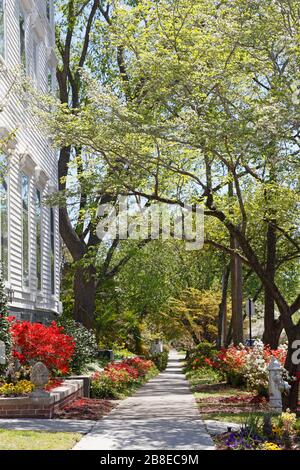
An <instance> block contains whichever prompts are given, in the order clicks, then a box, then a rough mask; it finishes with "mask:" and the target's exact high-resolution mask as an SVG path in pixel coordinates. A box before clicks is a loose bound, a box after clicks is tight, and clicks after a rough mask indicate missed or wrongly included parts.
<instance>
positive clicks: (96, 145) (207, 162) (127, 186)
mask: <svg viewBox="0 0 300 470" xmlns="http://www.w3.org/2000/svg"><path fill="white" fill-rule="evenodd" d="M298 7H299V2H298V1H296V0H295V1H293V2H288V6H287V5H285V4H284V3H283V2H281V1H279V0H274V1H273V2H266V3H265V2H258V1H254V2H251V3H249V2H245V1H243V0H235V1H233V2H230V4H229V3H228V4H227V3H226V2H222V3H216V2H213V1H212V0H198V1H196V2H192V3H191V2H190V1H188V0H180V1H174V2H173V1H171V2H170V1H167V0H166V1H164V0H162V1H159V2H156V3H153V2H149V1H146V0H143V1H141V2H139V3H138V5H133V6H132V7H131V8H124V6H123V4H122V2H120V4H119V5H118V4H116V5H115V9H114V22H113V24H112V25H110V30H109V34H110V41H111V43H112V44H115V46H116V47H117V48H119V50H120V48H121V50H122V51H126V53H125V54H124V55H123V58H124V60H125V61H126V69H127V71H128V73H127V79H128V81H129V85H128V83H126V86H124V84H123V83H122V80H120V81H119V82H118V86H116V84H115V83H114V87H113V88H110V89H109V87H107V89H106V90H105V92H103V91H102V90H101V89H98V88H97V83H96V82H95V81H94V82H92V85H91V86H90V88H89V99H90V103H88V104H87V106H86V107H85V108H84V109H81V112H80V113H78V114H76V116H73V118H72V119H71V120H68V127H67V130H68V132H67V133H66V132H65V131H64V130H63V129H60V130H59V132H57V129H56V138H57V139H58V141H61V142H64V143H68V142H72V141H73V142H74V141H75V142H76V143H77V145H79V146H80V147H84V148H85V149H88V151H90V152H91V153H92V154H94V155H95V154H96V155H97V156H98V158H99V161H101V162H102V163H103V165H105V167H106V171H107V173H109V170H111V171H112V170H113V172H114V184H111V186H110V188H109V190H108V191H107V194H108V195H111V194H112V193H114V194H115V193H116V192H118V191H120V190H121V188H123V191H126V192H129V193H132V194H135V195H139V196H140V197H145V198H147V199H148V200H149V201H153V200H157V201H162V202H166V203H169V204H178V205H180V206H182V205H183V204H184V202H186V201H187V200H189V202H193V203H196V202H197V203H203V204H204V206H205V214H206V216H207V217H209V218H213V219H214V220H215V229H216V231H212V232H211V233H209V234H208V238H209V240H208V239H207V241H210V242H211V243H213V244H214V245H215V246H216V247H218V248H220V249H223V250H224V251H226V252H227V253H230V254H232V255H235V256H238V257H239V259H241V260H242V261H243V263H245V264H247V265H248V266H250V268H251V270H252V271H253V272H254V273H255V274H256V276H257V277H258V278H259V280H260V282H261V283H262V285H263V287H264V289H265V290H267V291H268V295H269V296H270V298H272V299H273V301H274V302H275V303H276V305H277V308H278V310H279V312H280V321H281V322H282V324H283V327H284V329H285V331H286V334H287V337H288V341H289V350H288V358H287V362H286V366H287V368H288V369H289V370H290V372H292V373H295V372H296V371H297V367H298V366H297V365H295V364H293V363H292V360H291V358H292V353H293V345H294V341H295V340H297V339H299V338H300V324H299V322H298V321H297V320H295V316H294V314H295V313H296V312H297V310H298V309H299V307H300V296H298V297H296V299H294V300H293V301H290V300H289V299H288V298H287V297H286V295H285V292H283V291H282V290H281V289H280V288H279V287H278V284H277V281H276V279H275V278H273V276H272V275H271V272H270V271H269V270H268V269H266V265H265V260H264V259H262V257H261V252H260V250H259V249H257V247H256V244H255V239H253V236H252V233H253V230H254V227H255V225H256V226H257V225H261V226H263V224H264V221H263V218H265V213H264V208H263V207H261V209H262V210H261V211H260V210H259V209H260V207H254V201H259V200H260V201H261V200H262V199H263V197H262V196H265V194H266V192H267V193H268V199H269V200H270V201H272V214H271V215H272V220H276V230H277V231H281V232H282V233H284V234H285V236H286V238H287V240H288V241H289V248H288V250H289V252H288V253H287V254H286V255H285V256H288V257H289V259H292V258H295V257H297V256H299V250H298V249H295V248H296V246H295V245H298V242H297V238H298V236H299V235H298V232H297V230H296V229H295V228H293V224H291V223H290V219H287V214H284V211H283V210H282V209H283V207H286V206H285V205H286V203H287V204H288V205H289V211H288V212H289V214H290V215H291V214H292V217H295V216H296V208H297V191H296V187H297V181H296V178H295V175H296V165H297V162H296V158H297V156H298V153H299V135H298V112H299V106H298V104H297V103H296V102H295V100H294V99H293V92H292V83H291V77H295V76H297V74H298V73H299V51H298V50H297V38H298V35H299V8H298ZM130 84H132V85H134V86H135V88H134V90H135V94H132V91H131V90H132V88H131V87H130ZM122 90H123V92H122ZM128 90H130V92H131V99H130V101H127V102H126V100H125V101H124V97H126V96H127V94H128ZM58 114H59V112H58ZM53 130H54V132H55V126H54V129H53ZM274 165H275V166H276V174H280V178H279V179H278V180H276V181H272V182H270V181H269V174H270V168H271V167H272V166H274ZM117 179H118V181H117V182H116V180H117ZM111 181H112V180H111ZM229 181H230V182H232V185H233V188H234V198H233V200H231V199H228V197H227V196H226V194H225V192H224V187H225V186H226V185H227V184H228V182H229ZM275 194H276V197H274V195H275ZM253 213H256V214H258V216H259V220H256V221H255V220H253V219H252V215H253ZM265 220H266V219H265ZM222 228H223V229H226V231H227V233H228V237H227V238H225V239H224V240H221V243H220V241H219V239H218V231H220V230H222ZM230 238H232V239H234V240H235V242H236V244H237V246H235V247H232V246H230V243H229V240H230ZM279 261H280V260H278V262H279ZM294 392H295V388H294V389H293V393H294Z"/></svg>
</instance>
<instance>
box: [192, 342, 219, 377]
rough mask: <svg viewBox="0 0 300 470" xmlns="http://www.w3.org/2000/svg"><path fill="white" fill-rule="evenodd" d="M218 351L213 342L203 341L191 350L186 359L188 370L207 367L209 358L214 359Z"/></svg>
mask: <svg viewBox="0 0 300 470" xmlns="http://www.w3.org/2000/svg"><path fill="white" fill-rule="evenodd" d="M217 353H218V351H217V349H216V346H215V345H214V344H213V343H209V342H208V341H202V342H201V343H199V344H198V345H197V347H196V348H195V349H193V350H192V351H190V352H189V354H188V356H187V359H186V370H191V369H195V368H199V367H206V366H207V362H206V361H207V360H211V361H213V360H214V359H215V357H216V355H217Z"/></svg>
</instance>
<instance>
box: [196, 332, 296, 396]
mask: <svg viewBox="0 0 300 470" xmlns="http://www.w3.org/2000/svg"><path fill="white" fill-rule="evenodd" d="M286 353H287V347H286V345H282V346H280V347H279V348H278V349H276V350H272V349H270V348H269V347H267V346H264V345H263V343H262V342H261V341H255V344H254V346H253V347H252V348H249V347H245V346H243V345H240V346H239V347H234V346H231V347H229V348H227V349H222V350H220V351H213V352H211V354H210V355H209V357H192V360H191V362H190V364H189V369H190V370H197V369H198V368H202V367H203V364H205V366H206V367H211V368H212V369H214V370H216V371H218V372H220V373H221V374H222V375H223V376H224V377H226V379H227V382H228V383H229V384H230V385H233V386H242V385H245V386H247V387H248V388H249V389H250V390H253V391H256V392H257V393H259V394H262V395H267V391H268V365H269V363H270V361H271V358H272V356H275V357H276V358H277V359H278V361H279V362H280V363H281V365H282V372H283V376H284V378H285V379H286V380H291V378H290V377H289V376H288V372H287V371H286V370H285V369H284V367H283V366H284V363H285V359H286Z"/></svg>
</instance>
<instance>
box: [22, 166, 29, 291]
mask: <svg viewBox="0 0 300 470" xmlns="http://www.w3.org/2000/svg"><path fill="white" fill-rule="evenodd" d="M21 184H22V241H23V243H22V259H23V263H22V271H23V272H22V274H23V286H24V287H29V177H28V176H27V175H25V173H22V176H21Z"/></svg>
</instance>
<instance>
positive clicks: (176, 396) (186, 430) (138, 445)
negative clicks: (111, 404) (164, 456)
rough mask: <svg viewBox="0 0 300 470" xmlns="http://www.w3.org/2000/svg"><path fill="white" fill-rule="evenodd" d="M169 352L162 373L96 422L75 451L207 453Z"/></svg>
mask: <svg viewBox="0 0 300 470" xmlns="http://www.w3.org/2000/svg"><path fill="white" fill-rule="evenodd" d="M180 359H181V358H180V356H179V354H178V353H177V352H176V351H172V352H171V353H170V357H169V363H168V367H167V369H166V371H165V372H162V373H161V374H159V375H158V376H157V377H156V378H155V379H153V380H151V381H150V382H148V383H147V384H146V385H145V386H143V387H142V388H141V389H140V390H139V391H138V392H137V393H136V394H135V395H134V396H133V397H130V398H127V399H126V400H124V401H123V402H121V404H120V405H119V406H118V407H117V408H116V409H115V410H114V411H112V412H111V413H110V414H109V415H108V416H107V417H105V418H103V419H102V420H101V421H99V422H98V423H97V424H96V425H95V426H94V427H93V428H92V430H91V431H90V432H89V433H88V434H87V435H86V436H84V437H83V438H82V439H81V441H80V442H79V443H77V444H76V446H75V447H74V449H75V450H137V449H141V450H165V449H175V450H211V449H214V445H213V441H212V439H211V437H210V436H209V434H208V433H207V430H206V427H205V425H204V423H203V421H201V420H200V418H199V414H198V410H197V405H196V401H195V399H194V397H193V395H192V393H191V392H190V389H189V386H188V382H187V381H186V379H185V376H184V374H183V373H182V366H181V364H180Z"/></svg>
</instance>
